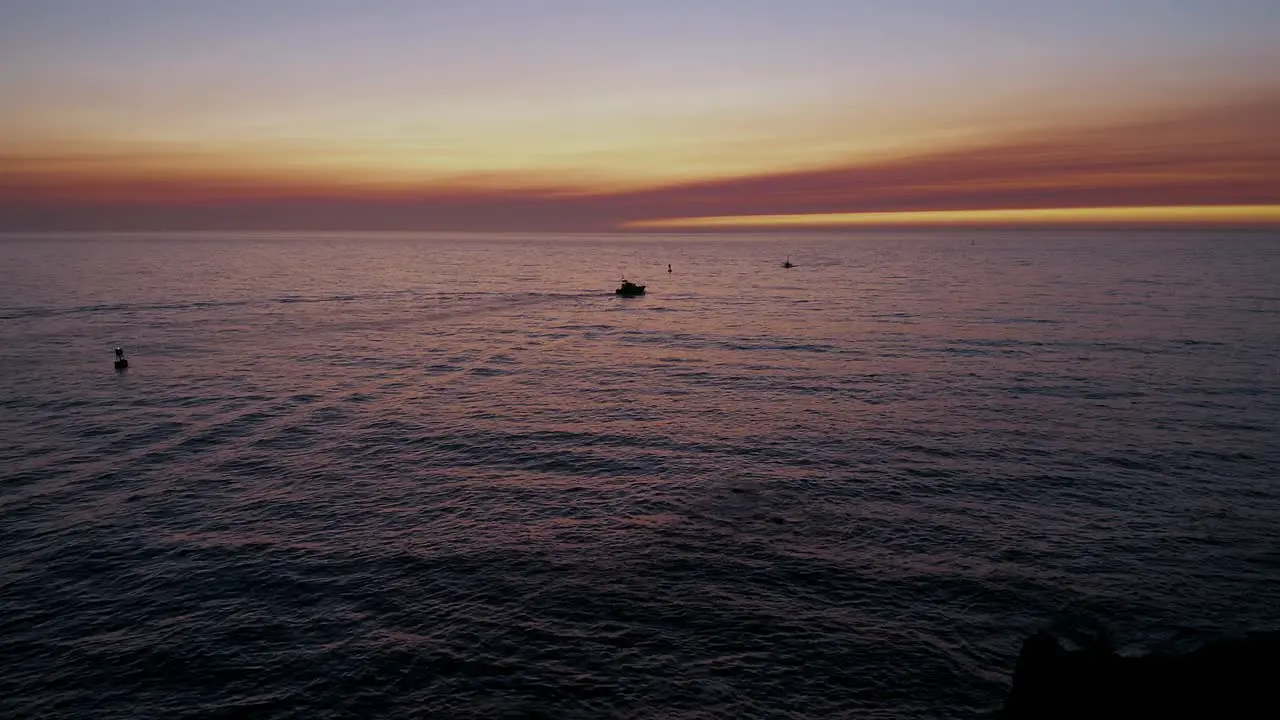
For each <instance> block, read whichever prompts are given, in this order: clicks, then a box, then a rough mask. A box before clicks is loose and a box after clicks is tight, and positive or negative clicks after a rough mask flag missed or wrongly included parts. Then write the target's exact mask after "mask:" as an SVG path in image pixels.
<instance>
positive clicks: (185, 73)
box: [0, 0, 1280, 230]
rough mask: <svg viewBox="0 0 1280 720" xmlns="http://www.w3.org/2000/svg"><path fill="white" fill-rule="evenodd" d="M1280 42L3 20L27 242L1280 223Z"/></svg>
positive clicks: (639, 22)
mask: <svg viewBox="0 0 1280 720" xmlns="http://www.w3.org/2000/svg"><path fill="white" fill-rule="evenodd" d="M1278 37H1280V2H1276V1H1275V0H1217V1H1216V2H1210V1H1209V0H1063V1H1061V2H1059V1H1056V0H1022V1H1017V0H894V1H892V2H890V1H889V0H681V1H678V2H677V1H674V0H644V1H640V0H636V1H634V2H633V1H631V0H422V1H420V2H413V1H410V0H400V1H394V2H393V1H391V0H361V1H357V0H181V1H174V0H0V230H2V229H96V228H103V229H186V228H199V229H221V228H254V229H257V228H299V229H309V228H315V229H384V228H386V229H392V228H394V229H410V228H412V229H426V230H435V229H438V230H610V229H620V228H697V227H743V226H748V227H749V226H770V225H784V226H789V227H795V226H810V225H832V226H841V225H868V224H871V225H874V224H881V223H882V222H883V224H893V225H901V224H913V223H915V222H916V221H919V223H920V224H926V225H933V224H940V223H941V224H961V225H963V224H1003V223H1028V224H1039V223H1059V222H1076V221H1079V222H1083V223H1095V222H1096V223H1103V224H1107V223H1115V222H1139V223H1152V224H1162V223H1165V224H1168V223H1174V224H1187V223H1189V224H1216V223H1230V224H1246V225H1248V224H1270V225H1280V41H1277V38H1278ZM1222 206H1231V207H1230V208H1223V207H1222ZM1095 208H1110V209H1109V210H1106V211H1103V212H1098V211H1096V210H1094V209H1095ZM1164 208H1173V209H1171V210H1167V211H1166V210H1163V209H1164ZM1046 210H1051V211H1052V212H1047V213H1046V212H1043V211H1046ZM910 213H922V214H919V215H911V214H910ZM742 216H769V217H757V218H754V219H751V220H744V219H743V217H742ZM726 218H728V219H726ZM787 218H789V219H787Z"/></svg>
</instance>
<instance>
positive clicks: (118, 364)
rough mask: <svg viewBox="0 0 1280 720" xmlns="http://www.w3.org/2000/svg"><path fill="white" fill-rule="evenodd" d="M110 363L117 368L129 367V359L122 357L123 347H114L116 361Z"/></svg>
mask: <svg viewBox="0 0 1280 720" xmlns="http://www.w3.org/2000/svg"><path fill="white" fill-rule="evenodd" d="M112 364H113V365H114V366H115V368H116V369H117V370H124V369H125V368H127V367H129V361H128V360H125V359H124V348H120V347H118V348H116V361H115V362H114V363H112Z"/></svg>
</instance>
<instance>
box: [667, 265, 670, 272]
mask: <svg viewBox="0 0 1280 720" xmlns="http://www.w3.org/2000/svg"><path fill="white" fill-rule="evenodd" d="M667 272H671V263H667Z"/></svg>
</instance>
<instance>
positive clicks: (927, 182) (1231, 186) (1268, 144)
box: [0, 93, 1280, 230]
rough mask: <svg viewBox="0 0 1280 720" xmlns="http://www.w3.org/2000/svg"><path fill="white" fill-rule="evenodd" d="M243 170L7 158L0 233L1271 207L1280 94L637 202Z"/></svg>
mask: <svg viewBox="0 0 1280 720" xmlns="http://www.w3.org/2000/svg"><path fill="white" fill-rule="evenodd" d="M240 168H243V165H242V164H241V163H240V162H239V160H238V159H237V158H228V157H225V156H221V155H218V154H216V153H213V154H209V153H203V154H202V153H191V154H189V155H184V154H183V153H178V152H159V153H156V152H139V151H136V150H129V149H127V148H126V149H123V150H121V151H119V152H117V153H115V154H110V153H106V154H103V153H97V154H95V153H84V152H80V153H75V152H68V153H65V154H62V155H58V154H48V153H45V154H40V155H36V154H22V153H18V152H10V153H8V154H5V155H0V228H3V227H9V228H63V227H67V228H71V227H75V228H95V227H120V228H157V229H162V228H205V227H208V228H230V227H239V228H334V229H381V228H388V229H441V230H493V229H520V230H600V229H613V228H618V227H625V226H628V225H632V226H638V225H639V224H642V223H645V222H649V223H652V222H653V221H660V220H670V219H679V218H690V217H725V216H743V215H789V216H792V215H811V214H828V213H900V212H922V211H924V212H936V211H973V210H999V211H1009V210H1028V209H1046V208H1107V207H1129V208H1134V207H1138V208H1151V207H1170V206H1223V205H1232V206H1239V205H1249V206H1272V205H1280V93H1271V94H1267V95H1263V96H1258V97H1254V98H1252V99H1246V100H1238V101H1235V102H1231V103H1224V104H1221V105H1218V106H1215V107H1209V108H1200V109H1197V110H1193V111H1186V112H1182V113H1179V114H1170V115H1169V116H1167V117H1163V118H1157V119H1149V120H1143V121H1133V122H1129V123H1124V124H1112V125H1100V126H1096V127H1086V128H1081V127H1077V128H1065V129H1058V130H1042V131H1039V132H1037V133H1034V134H1029V135H1022V136H1019V137H1012V138H1008V139H1005V140H1003V141H1001V142H988V143H985V144H974V145H970V146H965V147H956V148H953V149H950V150H946V151H935V152H929V153H925V154H920V155H915V156H905V157H899V158H894V159H888V160H881V161H877V162H863V163H849V164H844V165H841V164H834V165H832V166H828V167H822V168H815V169H809V170H793V171H787V172H775V173H763V174H756V175H752V176H747V177H729V178H723V179H715V180H705V181H699V182H691V183H681V184H671V185H666V186H660V187H652V188H648V189H641V190H619V189H617V187H616V186H610V185H609V184H607V183H602V182H598V181H594V180H593V179H592V178H590V177H589V176H585V175H583V174H576V175H575V174H574V173H571V172H567V171H565V170H564V169H555V170H552V169H547V168H543V169H538V168H532V169H529V170H527V171H523V172H490V173H473V174H468V175H457V176H454V177H450V178H439V177H433V178H424V179H422V180H421V181H414V180H413V178H412V177H405V176H403V175H398V176H396V177H395V178H392V179H381V180H379V179H364V180H362V181H357V180H353V179H351V178H350V177H349V176H346V175H344V174H343V173H341V172H335V171H333V170H332V169H326V168H323V167H317V166H314V165H303V166H290V165H289V164H288V163H283V164H281V165H279V166H274V167H270V168H269V169H267V170H262V171H254V172H249V171H246V170H243V169H240ZM971 217H976V216H971ZM1026 219H1028V220H1031V219H1032V218H1031V216H1026ZM1266 222H1271V220H1266Z"/></svg>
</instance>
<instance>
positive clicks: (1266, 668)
mask: <svg viewBox="0 0 1280 720" xmlns="http://www.w3.org/2000/svg"><path fill="white" fill-rule="evenodd" d="M998 717H999V718H1001V719H1002V720H1023V719H1024V718H1037V719H1041V718H1148V717H1151V718H1155V717H1202V718H1255V717H1256V718H1262V717H1265V718H1275V717H1280V632H1271V633H1258V634H1253V635H1248V636H1246V637H1243V638H1234V639H1228V640H1220V641H1217V642H1213V643H1210V644H1208V645H1205V646H1203V647H1201V648H1199V649H1197V650H1194V651H1192V652H1189V653H1186V654H1183V655H1170V654H1165V653H1151V654H1149V655H1143V656H1138V657H1126V656H1122V655H1119V654H1117V653H1116V652H1115V650H1114V649H1113V646H1112V643H1111V641H1110V638H1109V637H1107V634H1106V632H1105V631H1103V630H1101V629H1099V628H1077V629H1075V630H1072V631H1064V630H1046V631H1042V632H1038V633H1036V634H1035V635H1032V636H1031V637H1030V638H1028V639H1027V640H1026V642H1024V643H1023V645H1022V653H1021V654H1020V655H1019V656H1018V664H1017V667H1016V668H1015V670H1014V675H1013V688H1012V689H1011V690H1010V692H1009V697H1008V699H1007V700H1006V702H1005V706H1004V709H1003V710H1002V711H1001V712H1000V713H999V714H998Z"/></svg>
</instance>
